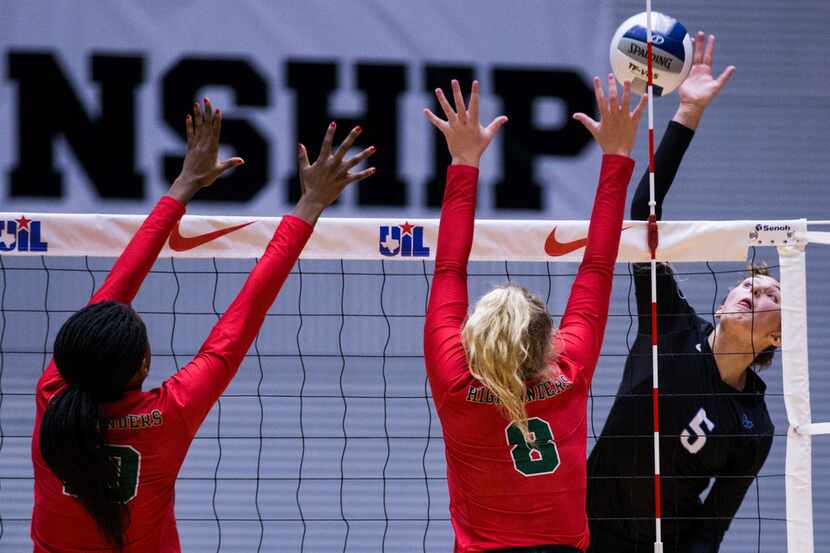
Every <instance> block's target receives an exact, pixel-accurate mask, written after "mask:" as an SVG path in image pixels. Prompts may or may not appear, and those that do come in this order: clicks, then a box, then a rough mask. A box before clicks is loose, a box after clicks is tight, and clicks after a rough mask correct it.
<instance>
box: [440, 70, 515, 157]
mask: <svg viewBox="0 0 830 553" xmlns="http://www.w3.org/2000/svg"><path fill="white" fill-rule="evenodd" d="M452 94H453V98H454V100H455V110H453V109H452V107H451V106H450V103H449V102H448V101H447V97H446V96H444V91H443V90H441V89H440V88H436V89H435V96H436V97H437V98H438V103H439V104H440V105H441V109H442V110H443V111H444V115H445V116H446V117H447V120H446V121H444V120H443V119H441V118H440V117H438V116H437V115H435V114H434V113H432V111H430V110H429V109H427V108H424V115H426V117H427V119H428V120H429V122H430V123H432V124H433V125H434V126H435V128H437V129H438V130H439V131H441V132H442V133H443V134H444V138H446V139H447V147H448V148H449V150H450V155H451V156H452V163H453V165H472V166H473V167H478V163H479V160H480V159H481V155H482V154H483V153H484V150H486V149H487V146H489V145H490V142H492V140H493V137H494V136H496V133H498V132H499V129H500V128H501V126H502V125H504V124H505V123H507V117H505V116H504V115H500V116H499V117H496V118H495V119H493V121H492V122H491V123H490V124H489V125H487V126H486V127H483V126H481V124H479V122H478V103H479V85H478V81H473V89H472V94H471V95H470V107H469V109H468V108H467V107H466V106H465V105H464V97H463V96H462V95H461V86H460V85H459V84H458V81H457V80H455V79H453V80H452Z"/></svg>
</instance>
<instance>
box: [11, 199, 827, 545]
mask: <svg viewBox="0 0 830 553" xmlns="http://www.w3.org/2000/svg"><path fill="white" fill-rule="evenodd" d="M21 219H22V220H21ZM142 220H143V216H122V215H106V216H105V215H66V214H38V215H34V214H29V215H27V216H26V217H23V216H21V215H19V214H0V225H2V226H0V549H3V550H4V551H6V550H8V551H17V550H26V549H27V548H30V542H29V538H28V532H29V523H30V517H31V506H32V487H33V480H32V469H31V461H30V446H31V430H32V425H33V421H34V401H33V399H34V394H33V392H34V389H35V383H36V381H37V379H38V377H39V376H40V373H41V371H42V370H43V368H44V367H45V366H46V364H47V363H48V361H49V358H50V355H51V350H52V344H53V341H54V338H55V334H56V332H57V330H58V329H59V328H60V326H61V324H62V323H63V321H64V320H66V318H67V317H69V315H70V314H71V313H73V312H74V311H75V310H77V309H78V308H80V307H82V306H83V305H84V304H85V303H86V301H87V300H88V298H89V297H90V295H91V294H92V292H93V290H94V289H95V288H96V287H97V286H99V285H100V284H101V283H102V282H103V280H104V278H105V277H106V275H107V273H108V270H109V268H110V267H111V265H112V263H113V261H114V258H115V257H117V256H118V255H119V254H120V253H121V251H122V249H123V247H124V246H125V245H126V243H127V241H128V240H129V238H130V237H131V236H132V234H133V233H134V232H135V230H136V229H137V228H138V226H139V225H140V223H141V222H142ZM278 222H279V220H278V219H276V218H237V217H197V216H186V217H185V218H184V219H183V220H182V223H181V225H180V227H178V228H177V229H176V230H175V231H174V233H173V235H172V237H171V240H170V241H169V242H168V244H167V245H166V247H165V249H164V250H163V252H162V254H161V257H160V258H159V261H158V262H157V263H156V264H155V266H154V268H153V270H152V272H151V274H150V275H149V277H148V278H147V280H146V281H145V284H144V286H143V287H142V290H141V292H140V294H139V296H138V297H137V299H136V301H135V302H134V307H135V308H136V310H137V311H138V312H139V313H140V314H141V316H142V317H143V318H144V320H145V322H146V324H147V328H148V332H149V336H150V341H151V346H152V351H153V361H152V367H151V371H150V376H149V380H148V382H147V384H146V385H145V388H146V387H148V386H149V387H153V386H157V385H159V384H160V383H161V382H162V381H163V380H164V379H165V378H167V377H169V376H170V375H171V374H172V373H173V372H174V371H175V370H176V368H177V367H180V366H182V365H183V364H184V363H186V362H187V361H189V359H190V358H191V356H192V355H194V354H195V352H196V350H197V349H198V347H199V345H200V344H201V343H202V341H203V340H204V338H205V337H206V336H207V334H208V332H209V330H210V328H211V327H212V325H213V324H214V323H215V321H216V320H217V318H218V316H219V315H220V314H221V313H222V312H223V311H224V309H225V308H226V307H227V306H228V305H229V303H230V302H231V301H232V300H233V298H234V297H235V295H236V293H237V292H238V291H239V289H240V287H241V285H242V283H243V282H244V280H245V278H246V277H247V275H248V272H249V271H250V270H251V268H252V267H253V265H254V264H255V263H256V259H257V256H259V255H261V253H262V251H263V249H264V247H265V245H266V244H267V242H268V240H269V238H270V236H271V235H272V233H273V231H274V229H275V228H276V225H277V224H278ZM437 227H438V225H437V221H435V220H408V221H405V220H389V219H383V220H380V219H378V220H367V219H322V220H321V221H320V222H319V223H318V225H317V227H316V230H315V232H314V235H313V237H312V239H311V241H310V242H309V244H308V246H307V247H306V249H305V251H304V253H303V256H302V257H301V260H300V261H299V262H298V263H297V265H296V266H295V267H294V269H293V271H292V273H291V275H290V276H289V278H288V280H287V281H286V283H285V286H284V287H283V289H282V291H281V293H280V295H279V297H278V298H277V301H276V303H275V304H274V306H273V307H272V308H271V309H270V310H269V312H268V315H267V317H266V321H265V323H264V325H263V327H262V330H261V332H260V333H259V335H258V337H257V339H256V341H255V343H254V345H253V346H252V348H251V350H250V351H249V352H248V355H247V356H246V358H245V360H244V362H243V363H242V366H241V368H240V370H239V374H238V375H237V376H236V378H235V379H234V381H233V382H232V383H231V385H230V386H229V388H228V389H227V391H226V393H225V394H224V395H223V397H222V399H221V400H220V401H219V403H218V404H217V405H216V406H215V408H214V409H213V411H212V412H211V414H210V416H209V417H208V419H207V420H206V421H205V423H204V424H203V425H202V427H201V429H200V430H199V433H198V435H197V437H196V439H195V440H194V442H193V445H192V447H191V450H190V452H189V454H188V457H187V460H186V462H185V464H184V466H183V467H182V471H181V473H180V475H179V479H178V482H177V489H176V514H177V519H178V526H179V532H180V535H181V539H182V545H183V548H184V549H185V550H198V551H243V550H244V551H266V550H277V548H278V549H279V550H280V551H298V552H312V551H315V552H316V551H326V552H330V551H343V552H346V551H382V552H387V551H389V552H392V551H413V550H414V551H423V552H424V553H426V552H427V551H447V550H449V549H450V548H451V543H452V531H451V528H450V525H449V507H448V498H447V488H446V473H445V467H444V456H443V443H442V436H441V427H440V424H439V421H438V419H437V416H436V413H435V411H434V407H433V405H432V401H431V398H430V394H429V386H428V382H427V381H426V376H425V371H424V367H423V360H422V334H423V317H424V311H425V307H426V302H427V298H428V295H429V290H430V285H431V279H432V270H433V264H432V262H431V260H432V259H433V258H434V255H435V245H436V236H437ZM586 234H587V222H584V221H560V222H544V221H478V222H477V224H476V239H475V245H474V248H473V253H472V257H471V263H470V267H469V273H470V276H469V284H470V299H471V302H474V301H475V300H476V299H477V298H478V297H480V296H481V295H482V294H483V293H485V292H486V291H487V290H489V289H490V288H491V287H492V286H493V285H496V284H499V283H503V282H505V281H513V282H517V283H520V284H522V285H524V286H526V287H527V288H529V289H531V290H532V291H534V292H536V293H537V294H538V295H539V296H540V297H541V298H542V299H544V300H545V301H546V302H547V305H548V308H549V310H550V312H551V313H552V314H553V315H554V318H555V320H557V321H558V318H559V317H561V314H562V311H563V309H564V306H565V303H566V301H567V297H568V294H569V291H570V286H571V283H572V281H573V278H574V276H575V273H576V269H577V266H578V262H579V260H580V256H581V254H582V251H583V249H582V246H583V245H584V243H585V242H584V239H585V237H586ZM810 241H813V242H825V243H826V242H828V241H829V240H827V236H826V235H824V234H822V233H814V232H808V229H807V224H806V221H804V220H793V221H731V222H724V221H720V222H700V221H696V222H661V223H660V245H659V248H658V259H659V260H661V261H670V262H671V263H672V264H673V267H674V269H675V274H676V275H677V278H678V280H679V281H680V283H681V288H682V289H683V291H684V293H685V295H686V297H687V298H688V299H689V302H690V303H691V304H692V305H694V306H695V307H696V308H697V311H698V314H699V315H700V316H702V317H704V318H707V317H708V318H710V319H713V317H714V312H715V310H716V309H717V307H718V305H719V304H720V301H721V300H722V298H723V296H724V295H725V294H726V292H727V291H728V290H729V289H730V288H731V287H732V286H734V285H735V284H736V283H737V282H738V281H739V280H741V279H742V278H743V277H744V276H745V271H746V263H747V261H753V262H756V263H760V262H766V264H767V265H768V266H770V268H771V269H772V272H773V273H774V274H775V275H776V277H777V278H779V280H780V282H781V288H782V305H783V308H782V331H783V339H782V342H783V347H782V349H781V351H780V354H779V355H776V358H775V361H774V364H773V367H772V368H771V369H770V370H768V371H767V372H765V373H763V375H762V376H763V378H764V380H765V381H766V383H767V385H768V390H767V393H766V398H767V405H768V407H769V411H770V414H771V416H772V419H773V422H774V423H775V427H776V431H775V437H774V441H773V446H772V451H771V453H770V455H769V457H768V459H767V461H766V463H765V465H764V467H763V469H762V471H761V472H760V474H759V475H758V477H757V478H756V479H755V480H754V482H753V485H752V486H751V488H750V491H749V492H748V493H747V496H746V497H745V499H744V501H743V504H742V507H741V509H740V510H739V512H738V513H737V515H736V516H735V517H734V519H733V522H732V525H731V527H730V530H729V532H728V533H727V536H726V539H725V541H724V546H723V547H722V549H721V550H722V551H747V552H748V551H753V552H755V551H783V550H789V551H798V552H800V553H803V552H810V551H812V547H813V545H812V539H813V526H812V475H811V466H812V465H811V439H812V438H811V436H812V434H817V433H823V432H824V431H825V430H826V428H825V427H824V426H823V425H821V424H812V419H811V414H810V385H809V366H808V358H807V351H808V349H807V296H806V268H805V247H806V245H807V243H808V242H810ZM648 259H649V253H648V251H647V249H646V224H645V223H644V222H633V221H631V222H628V221H627V222H626V223H625V224H624V230H623V232H622V242H621V247H620V255H619V262H618V264H617V266H616V271H615V272H616V274H615V279H614V280H615V282H614V292H613V300H612V304H611V312H610V316H609V322H608V327H607V331H606V337H605V342H604V346H603V351H602V355H601V358H600V362H599V365H598V368H597V371H596V376H595V379H594V384H593V389H592V395H591V398H590V401H589V416H590V420H589V425H588V427H589V435H588V441H589V443H588V448H589V451H590V449H591V447H592V446H593V444H594V443H595V442H596V439H597V437H598V436H599V433H600V431H601V429H602V427H603V424H604V422H605V418H606V416H607V414H608V410H609V408H610V406H611V404H612V403H613V401H614V399H615V395H616V393H617V388H618V385H619V383H620V380H621V378H622V370H623V365H624V363H625V359H626V357H627V356H628V355H629V353H630V348H631V346H632V344H633V341H634V337H635V334H636V324H637V323H636V321H637V312H636V309H637V308H636V301H635V299H634V297H633V275H632V271H631V266H630V265H629V263H631V262H646V261H648ZM825 301H826V298H825ZM782 374H783V378H782V377H781V376H779V375H782ZM671 400H672V398H671V397H670V396H669V397H665V396H664V401H671ZM643 416H644V417H647V416H649V415H648V413H643ZM649 437H650V434H649ZM668 462H670V460H665V461H664V463H668ZM715 476H717V475H714V474H713V475H712V477H715ZM626 516H629V513H625V512H621V513H619V517H621V518H624V517H626ZM787 548H788V549H787Z"/></svg>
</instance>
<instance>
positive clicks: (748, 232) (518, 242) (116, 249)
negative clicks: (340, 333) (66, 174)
mask: <svg viewBox="0 0 830 553" xmlns="http://www.w3.org/2000/svg"><path fill="white" fill-rule="evenodd" d="M20 217H21V214H20V213H0V221H13V220H15V219H18V218H20ZM26 217H27V219H29V220H31V221H33V222H34V223H36V224H37V231H38V240H39V244H45V245H46V246H45V249H41V250H40V251H31V248H27V249H24V250H21V244H23V243H24V241H23V240H21V239H17V240H16V239H15V238H17V237H15V236H10V235H9V231H8V228H6V230H5V232H0V254H2V255H50V256H79V257H82V256H92V257H117V256H118V255H120V254H121V252H122V251H123V249H124V247H125V246H126V245H127V242H128V241H129V240H130V238H131V237H132V235H133V234H134V233H135V231H136V230H137V229H138V227H139V226H140V225H141V223H142V222H143V221H144V218H145V216H144V215H95V214H75V215H72V214H60V213H41V214H37V213H27V214H26ZM279 221H280V219H279V218H278V217H255V216H251V217H213V216H193V215H188V216H185V217H184V218H183V219H182V221H181V224H180V225H179V226H178V227H177V228H176V229H175V230H174V233H178V234H180V235H181V236H182V237H185V240H184V241H182V240H179V241H178V243H179V247H181V244H182V243H184V244H185V245H187V246H192V247H188V248H187V249H184V250H181V249H180V250H179V251H177V250H174V249H172V248H171V247H170V244H169V243H168V244H166V245H165V247H164V249H163V250H162V252H161V257H181V258H205V259H209V258H225V259H254V258H256V257H259V256H260V255H262V251H263V249H264V248H265V245H266V244H267V243H268V241H269V240H270V239H271V236H272V235H273V233H274V230H275V229H276V228H277V225H278V224H279ZM245 223H252V224H249V225H247V226H244V227H240V225H243V224H245ZM405 223H406V224H405ZM32 226H33V225H32ZM658 226H659V232H660V248H659V250H658V252H657V261H671V262H683V261H713V262H717V261H744V260H745V259H746V256H747V251H748V248H749V246H750V245H775V246H778V245H781V244H788V243H793V242H796V243H798V242H799V238H797V237H798V236H800V235H802V233H805V232H806V230H807V223H806V221H804V220H803V219H802V220H792V221H768V220H764V221H671V222H660V223H658ZM232 227H240V228H235V229H233V230H231V231H230V232H227V231H228V230H229V229H231V228H232ZM394 228H397V229H398V230H397V231H395V232H394V236H397V237H398V238H401V237H403V235H404V233H405V232H406V231H407V230H409V232H410V234H409V235H408V236H407V237H406V239H407V240H410V242H409V244H410V248H413V244H415V243H416V242H417V244H418V245H419V246H422V247H420V248H416V249H417V253H418V255H412V254H413V253H414V252H415V249H413V250H412V251H411V252H409V253H410V255H406V253H407V252H406V251H401V252H399V253H398V254H393V255H389V254H390V253H393V252H394V251H395V250H394V249H391V250H390V249H386V250H385V253H386V254H387V255H383V254H382V253H381V249H382V248H381V236H382V235H383V236H393V233H392V232H391V231H392V230H394ZM782 229H786V230H782ZM221 231H226V232H225V233H223V234H221V235H220V236H215V235H214V236H215V237H214V238H211V239H210V240H206V241H203V242H202V243H200V244H198V245H195V244H196V242H197V241H194V240H190V241H189V240H187V238H194V237H199V238H202V239H204V237H205V235H207V234H208V233H217V232H219V233H221ZM384 232H386V234H382V233H384ZM587 233H588V221H529V220H526V221H508V220H479V221H476V230H475V242H474V244H473V251H472V254H471V256H470V260H471V261H504V260H505V259H506V258H507V255H508V253H509V259H510V261H534V262H535V261H542V262H556V261H563V262H574V261H580V260H581V258H582V254H583V252H584V248H583V247H582V246H584V245H585V238H586V236H587ZM18 234H19V232H18ZM437 236H438V220H437V219H409V220H403V219H344V218H328V219H326V218H324V219H320V221H319V222H318V224H317V226H316V227H315V229H314V234H313V235H312V237H311V240H310V241H309V244H308V245H307V246H306V248H305V250H304V251H303V255H302V258H303V259H335V260H337V259H346V260H352V259H356V260H381V259H385V260H389V261H423V260H429V259H434V257H435V249H436V248H435V246H436V244H437ZM26 243H31V238H30V237H29V236H28V235H27V236H26ZM392 244H394V242H393V243H392ZM647 244H648V242H647V223H646V222H645V221H625V222H624V223H623V231H622V235H621V241H620V251H619V257H618V261H619V262H620V263H630V262H648V261H649V259H650V255H649V251H648V246H647ZM403 249H405V248H402V250H403ZM422 254H425V255H422Z"/></svg>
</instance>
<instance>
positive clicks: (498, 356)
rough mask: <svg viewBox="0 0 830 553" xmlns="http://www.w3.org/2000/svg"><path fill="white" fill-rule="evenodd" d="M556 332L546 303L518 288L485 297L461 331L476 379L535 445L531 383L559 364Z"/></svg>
mask: <svg viewBox="0 0 830 553" xmlns="http://www.w3.org/2000/svg"><path fill="white" fill-rule="evenodd" d="M552 330H553V321H552V320H551V318H550V315H549V314H548V312H547V308H546V306H545V304H544V303H543V302H542V301H541V300H540V299H538V298H537V297H536V296H534V295H533V294H532V293H531V292H529V291H528V290H526V289H524V288H522V287H520V286H516V285H514V284H507V285H504V286H499V287H497V288H494V289H493V290H491V291H490V292H489V293H487V294H486V295H484V296H483V297H482V298H481V299H480V300H479V301H478V303H477V304H476V306H475V309H474V310H473V313H472V314H471V315H470V316H469V317H468V318H467V322H466V323H465V324H464V328H463V329H462V330H461V341H462V343H463V345H464V349H465V351H466V353H467V364H468V366H469V368H470V374H472V375H473V377H475V378H476V379H477V380H478V381H479V382H481V383H482V384H484V385H485V386H487V388H489V389H490V391H491V392H493V393H494V394H495V395H496V397H497V398H498V401H499V405H500V407H501V409H502V410H503V412H504V414H505V416H506V417H507V418H508V419H509V420H510V421H511V422H512V423H514V424H516V425H517V426H518V427H519V429H520V430H521V432H522V435H523V436H524V438H525V441H527V442H528V443H530V442H532V440H531V439H530V433H529V431H528V428H527V410H526V409H525V399H526V397H527V387H526V385H525V380H526V379H529V378H533V377H535V376H537V375H538V374H539V373H541V372H542V371H543V370H544V369H545V368H546V367H547V365H548V364H549V363H551V362H552V361H553V359H552V352H551V347H550V343H551V332H552Z"/></svg>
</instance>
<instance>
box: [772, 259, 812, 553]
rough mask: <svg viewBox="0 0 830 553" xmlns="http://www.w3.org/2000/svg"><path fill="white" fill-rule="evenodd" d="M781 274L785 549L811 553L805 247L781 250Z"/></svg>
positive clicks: (810, 450)
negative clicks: (785, 448) (787, 427)
mask: <svg viewBox="0 0 830 553" xmlns="http://www.w3.org/2000/svg"><path fill="white" fill-rule="evenodd" d="M778 257H779V260H780V272H781V275H780V276H781V280H780V283H781V305H782V307H781V343H782V344H783V348H782V363H781V364H782V368H783V375H782V376H783V381H784V405H785V407H786V410H787V420H788V422H789V425H790V426H789V429H788V430H787V454H786V465H785V474H786V479H785V485H786V498H787V499H786V501H787V511H786V512H787V551H798V552H799V553H813V482H812V436H811V435H810V433H809V432H799V428H804V429H805V430H806V429H809V425H810V422H811V420H812V417H811V414H810V370H809V364H808V350H807V278H806V275H807V266H806V259H805V251H804V247H803V246H785V247H779V248H778Z"/></svg>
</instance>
